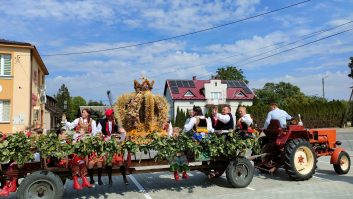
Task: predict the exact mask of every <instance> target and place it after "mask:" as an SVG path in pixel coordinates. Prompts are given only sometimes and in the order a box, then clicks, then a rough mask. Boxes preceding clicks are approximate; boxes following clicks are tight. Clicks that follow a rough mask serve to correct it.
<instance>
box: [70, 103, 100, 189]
mask: <svg viewBox="0 0 353 199" xmlns="http://www.w3.org/2000/svg"><path fill="white" fill-rule="evenodd" d="M90 115H91V113H90V111H89V109H86V108H85V109H82V112H81V117H80V118H77V119H75V120H74V121H73V122H72V123H70V122H66V127H67V128H69V129H73V128H75V130H76V132H77V131H79V130H82V131H84V132H85V135H92V136H95V135H96V134H97V125H96V121H94V120H93V119H92V118H91V117H90ZM87 161H88V174H89V177H90V183H91V184H94V180H93V167H94V166H95V165H97V168H98V184H99V185H103V182H102V180H101V176H102V167H103V157H98V156H97V154H96V153H92V154H91V155H89V157H88V160H87Z"/></svg>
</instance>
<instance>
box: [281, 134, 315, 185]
mask: <svg viewBox="0 0 353 199" xmlns="http://www.w3.org/2000/svg"><path fill="white" fill-rule="evenodd" d="M316 163H317V159H316V155H315V153H314V150H313V148H312V146H311V144H310V143H309V142H308V141H306V140H304V139H302V138H298V139H293V140H290V141H289V142H288V143H287V144H286V146H285V154H284V167H285V169H286V172H287V174H288V175H289V177H290V178H292V179H294V180H297V181H301V180H307V179H310V178H312V177H313V175H314V173H315V169H316Z"/></svg>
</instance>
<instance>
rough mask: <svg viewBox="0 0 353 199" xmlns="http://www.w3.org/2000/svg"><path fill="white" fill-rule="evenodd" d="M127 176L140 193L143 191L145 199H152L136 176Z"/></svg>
mask: <svg viewBox="0 0 353 199" xmlns="http://www.w3.org/2000/svg"><path fill="white" fill-rule="evenodd" d="M128 176H129V178H130V179H131V180H132V182H133V183H134V184H135V185H136V187H137V188H138V189H139V191H140V193H143V195H144V196H145V198H146V199H152V197H151V196H150V194H148V193H147V191H146V190H145V189H144V188H143V187H142V185H141V184H140V183H139V182H138V181H137V180H136V178H135V177H134V176H132V175H128Z"/></svg>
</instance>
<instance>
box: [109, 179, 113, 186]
mask: <svg viewBox="0 0 353 199" xmlns="http://www.w3.org/2000/svg"><path fill="white" fill-rule="evenodd" d="M109 186H110V187H111V186H113V180H112V179H109Z"/></svg>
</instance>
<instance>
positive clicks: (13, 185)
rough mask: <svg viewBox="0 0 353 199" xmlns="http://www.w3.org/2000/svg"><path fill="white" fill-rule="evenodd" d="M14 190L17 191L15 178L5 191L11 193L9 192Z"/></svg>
mask: <svg viewBox="0 0 353 199" xmlns="http://www.w3.org/2000/svg"><path fill="white" fill-rule="evenodd" d="M16 190H17V178H14V179H12V180H11V181H10V184H9V188H8V189H7V191H8V192H9V193H11V192H16Z"/></svg>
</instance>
